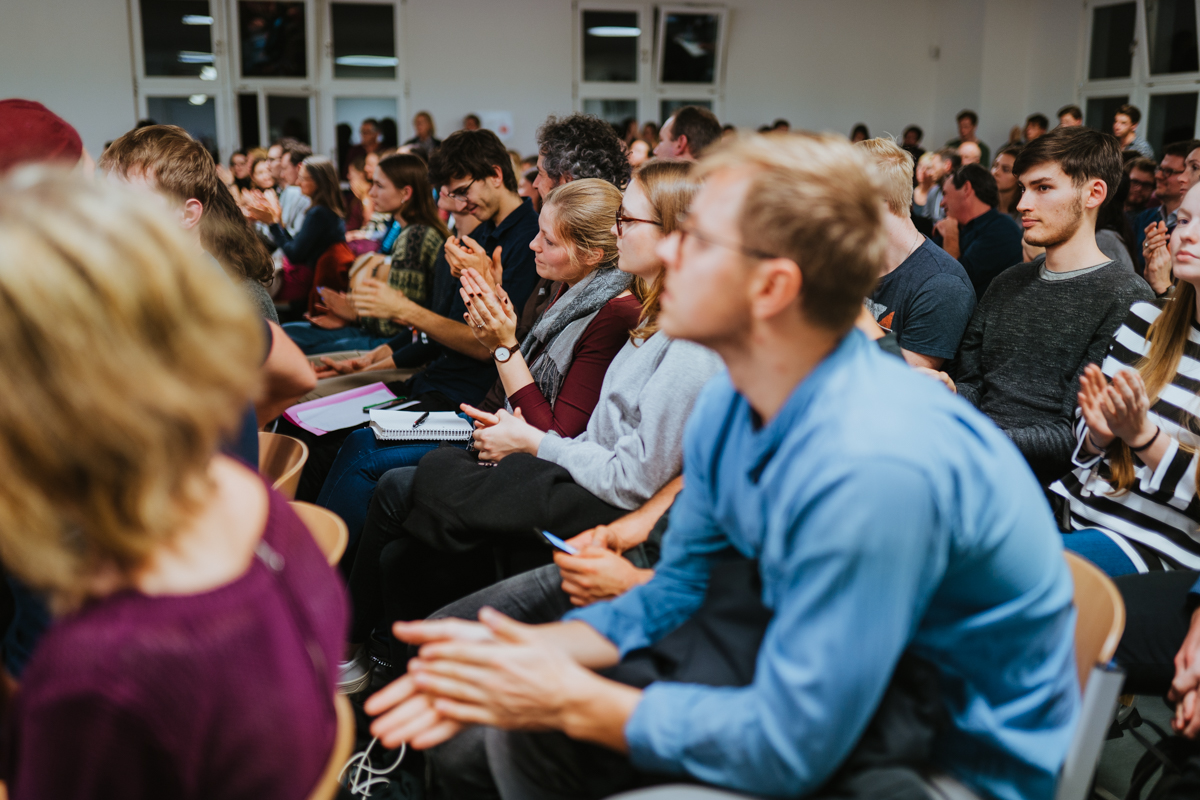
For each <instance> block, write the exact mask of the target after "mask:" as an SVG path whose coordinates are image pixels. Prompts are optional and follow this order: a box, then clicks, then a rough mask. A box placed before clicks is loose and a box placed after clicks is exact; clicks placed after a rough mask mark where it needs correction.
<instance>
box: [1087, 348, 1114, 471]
mask: <svg viewBox="0 0 1200 800" xmlns="http://www.w3.org/2000/svg"><path fill="white" fill-rule="evenodd" d="M1107 393H1108V379H1107V378H1105V377H1104V373H1103V372H1102V371H1101V370H1100V367H1098V366H1096V365H1095V364H1088V365H1087V367H1085V368H1084V370H1083V374H1082V375H1080V376H1079V411H1080V413H1081V414H1082V415H1083V421H1084V422H1085V423H1086V424H1087V427H1088V436H1087V440H1085V442H1084V446H1085V447H1086V448H1087V449H1088V451H1089V452H1094V453H1096V454H1097V455H1099V454H1100V451H1101V450H1107V449H1108V446H1109V445H1110V444H1112V441H1113V439H1115V438H1117V436H1116V434H1115V433H1113V432H1112V428H1110V427H1108V417H1107V416H1106V415H1105V413H1104V405H1105V395H1106V394H1107Z"/></svg>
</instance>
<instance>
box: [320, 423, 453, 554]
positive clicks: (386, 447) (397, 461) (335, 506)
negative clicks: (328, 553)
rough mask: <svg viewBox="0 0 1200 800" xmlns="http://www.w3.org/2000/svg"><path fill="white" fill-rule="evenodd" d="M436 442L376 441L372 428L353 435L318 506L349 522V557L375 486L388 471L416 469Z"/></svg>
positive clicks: (328, 477) (344, 447) (322, 490)
mask: <svg viewBox="0 0 1200 800" xmlns="http://www.w3.org/2000/svg"><path fill="white" fill-rule="evenodd" d="M437 446H438V445H437V443H436V442H389V441H383V440H380V439H376V438H375V432H374V431H372V430H371V429H370V428H361V429H359V430H357V431H354V432H353V433H351V434H350V435H349V436H348V437H347V438H346V442H345V443H344V444H343V445H342V449H341V450H339V451H338V454H337V458H336V459H334V462H333V467H332V468H330V470H329V475H328V476H327V477H326V478H325V484H324V485H323V486H322V487H321V494H320V495H318V497H317V505H319V506H323V507H325V508H328V509H329V510H330V511H332V512H334V513H335V514H337V515H338V516H339V517H341V518H342V519H344V520H345V521H346V525H347V527H349V528H350V542H349V545H348V546H347V548H346V553H347V555H348V556H350V558H349V560H350V561H353V557H352V553H353V551H354V548H355V547H356V546H357V545H358V538H359V536H360V535H361V534H362V529H363V524H364V523H365V522H366V520H367V509H369V508H370V507H371V498H372V496H374V494H375V485H376V484H377V483H378V482H379V479H380V478H382V477H383V475H384V473H385V472H387V471H388V470H392V469H398V468H400V467H415V466H416V465H417V462H418V461H420V460H421V456H423V455H425V454H426V453H428V452H429V451H430V450H433V449H434V448H435V447H437Z"/></svg>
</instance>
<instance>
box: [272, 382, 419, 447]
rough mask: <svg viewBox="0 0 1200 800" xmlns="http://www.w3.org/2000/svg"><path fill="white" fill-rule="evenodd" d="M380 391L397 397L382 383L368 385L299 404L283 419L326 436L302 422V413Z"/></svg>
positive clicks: (287, 412) (324, 432) (323, 432)
mask: <svg viewBox="0 0 1200 800" xmlns="http://www.w3.org/2000/svg"><path fill="white" fill-rule="evenodd" d="M380 389H383V390H386V391H388V392H389V393H391V395H392V397H395V396H396V393H395V392H392V391H391V390H390V389H388V388H387V386H386V385H384V383H383V382H382V381H381V382H379V383H371V384H367V385H366V386H361V387H359V388H357V389H350V390H348V391H345V392H338V393H337V394H331V395H330V396H329V397H319V398H317V399H316V400H309V401H308V402H307V403H298V404H296V405H294V406H292V407H291V408H289V409H288V410H287V411H285V412H283V418H284V419H286V420H287V421H288V422H290V423H292V424H293V425H295V426H297V427H300V428H303V429H304V430H306V431H308V432H309V433H312V434H315V435H317V436H324V435H325V434H327V433H329V431H323V430H321V429H320V428H314V427H312V426H310V425H305V424H304V423H303V422H301V421H300V412H301V411H308V410H309V409H310V408H324V407H325V406H332V405H336V404H338V403H343V402H346V401H348V400H354V399H355V398H356V397H362V396H363V395H367V394H372V393H373V392H378V391H379V390H380Z"/></svg>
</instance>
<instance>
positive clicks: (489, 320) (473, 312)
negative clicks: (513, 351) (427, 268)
mask: <svg viewBox="0 0 1200 800" xmlns="http://www.w3.org/2000/svg"><path fill="white" fill-rule="evenodd" d="M460 280H461V282H462V288H461V289H459V290H458V291H459V294H461V295H462V298H463V302H464V303H466V304H467V313H466V314H463V321H464V322H466V323H467V325H469V326H470V328H471V333H473V334H475V338H476V339H477V340H478V341H479V343H480V344H481V345H483V346H484V347H486V348H487V349H488V350H491V351H493V352H494V351H495V350H496V348H497V347H511V346H512V344H513V343H514V342H516V340H517V312H516V311H515V310H514V309H513V307H512V301H510V300H509V299H508V294H507V293H505V291H504V289H502V288H500V287H496V289H495V290H494V291H493V289H492V287H491V286H489V285H488V283H487V282H486V281H485V280H484V278H483V276H482V275H480V274H479V273H478V272H476V271H475V270H474V269H468V270H467V271H466V272H464V273H463V274H462V278H461V279H460Z"/></svg>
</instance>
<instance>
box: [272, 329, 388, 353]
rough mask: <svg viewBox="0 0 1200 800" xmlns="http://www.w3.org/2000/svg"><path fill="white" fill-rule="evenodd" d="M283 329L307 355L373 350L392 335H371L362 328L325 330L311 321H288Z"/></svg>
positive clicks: (385, 342)
mask: <svg viewBox="0 0 1200 800" xmlns="http://www.w3.org/2000/svg"><path fill="white" fill-rule="evenodd" d="M283 330H284V331H285V332H286V333H287V335H288V336H290V337H291V339H292V341H293V342H295V343H296V346H297V347H299V348H300V349H301V350H303V351H304V354H305V355H307V356H312V355H317V354H319V353H336V352H337V351H339V350H374V349H375V348H376V347H379V346H380V345H381V344H387V343H388V342H390V341H391V340H392V339H394V338H395V337H394V336H372V335H371V334H369V333H367V332H366V331H364V330H363V329H362V328H356V327H347V328H338V329H337V330H335V331H327V330H325V329H324V328H318V327H317V326H316V325H313V324H312V323H311V322H288V323H285V324H284V326H283Z"/></svg>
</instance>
